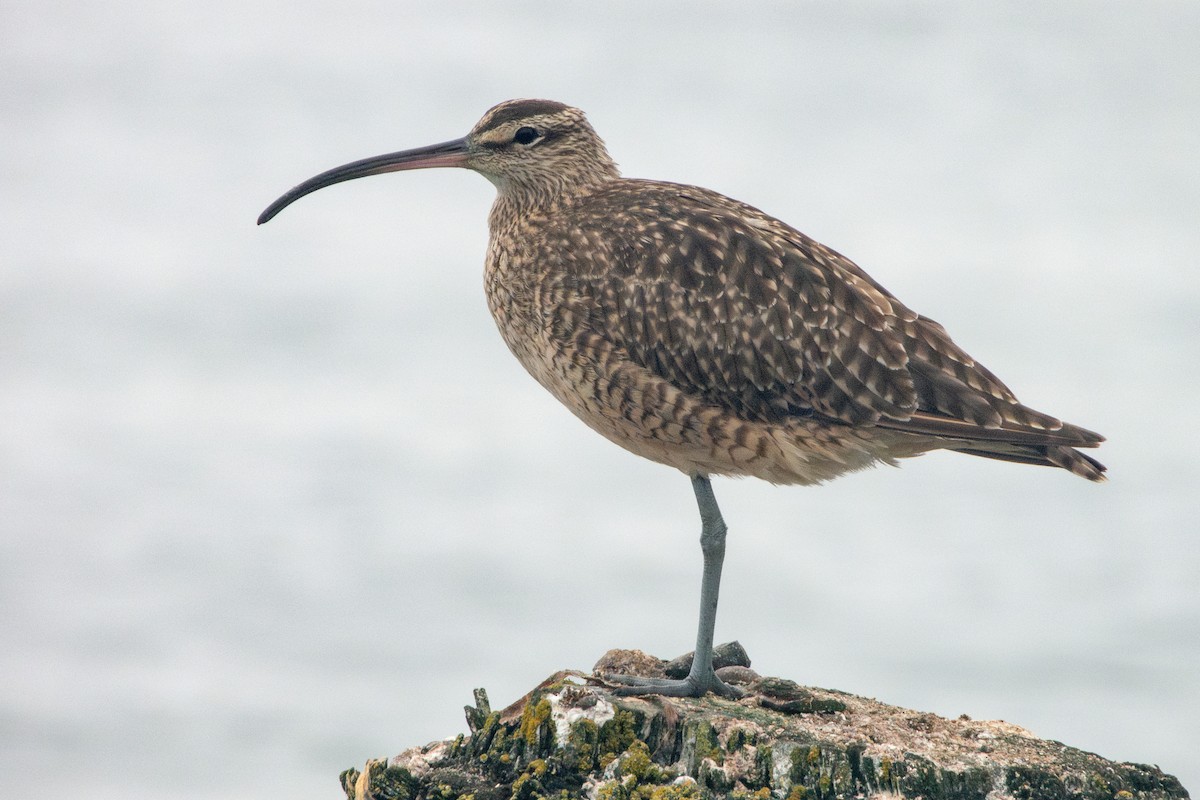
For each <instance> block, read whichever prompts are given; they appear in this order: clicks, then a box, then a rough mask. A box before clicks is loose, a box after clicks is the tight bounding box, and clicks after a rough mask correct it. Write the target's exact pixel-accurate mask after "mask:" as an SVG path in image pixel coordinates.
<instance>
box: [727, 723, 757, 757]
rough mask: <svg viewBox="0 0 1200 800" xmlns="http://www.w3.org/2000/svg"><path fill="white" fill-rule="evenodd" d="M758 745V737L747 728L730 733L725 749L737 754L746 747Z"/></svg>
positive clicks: (735, 729) (736, 729)
mask: <svg viewBox="0 0 1200 800" xmlns="http://www.w3.org/2000/svg"><path fill="white" fill-rule="evenodd" d="M757 743H758V736H756V735H755V734H754V733H753V732H751V731H748V730H746V729H745V728H734V729H733V730H732V731H730V733H729V738H728V739H727V740H726V741H725V749H727V750H728V751H729V752H731V753H736V752H737V751H738V750H741V749H742V748H743V747H745V746H746V745H755V744H757Z"/></svg>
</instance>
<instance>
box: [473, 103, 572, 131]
mask: <svg viewBox="0 0 1200 800" xmlns="http://www.w3.org/2000/svg"><path fill="white" fill-rule="evenodd" d="M568 108H570V106H568V105H566V104H565V103H556V102H554V101H553V100H516V101H513V102H509V103H503V104H502V105H499V106H497V107H496V108H494V109H492V112H491V113H489V115H488V116H489V119H488V121H487V125H485V126H484V127H483V130H491V129H492V128H496V127H499V126H501V125H503V124H504V123H506V122H513V121H515V120H519V119H525V118H526V117H535V116H538V115H540V114H557V113H558V112H559V111H565V110H566V109H568Z"/></svg>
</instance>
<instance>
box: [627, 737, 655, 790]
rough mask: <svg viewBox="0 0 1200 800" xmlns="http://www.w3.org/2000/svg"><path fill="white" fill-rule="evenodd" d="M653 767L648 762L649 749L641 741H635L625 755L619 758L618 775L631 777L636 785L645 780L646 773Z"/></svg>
mask: <svg viewBox="0 0 1200 800" xmlns="http://www.w3.org/2000/svg"><path fill="white" fill-rule="evenodd" d="M651 766H653V765H652V763H651V761H650V748H649V747H647V746H646V743H645V742H643V741H641V740H635V741H634V743H633V744H631V745H629V749H628V750H627V751H626V752H625V755H624V756H622V757H621V767H620V774H622V775H631V776H633V779H634V780H635V781H637V782H638V783H641V782H642V781H644V780H646V773H647V772H649V770H650V767H651Z"/></svg>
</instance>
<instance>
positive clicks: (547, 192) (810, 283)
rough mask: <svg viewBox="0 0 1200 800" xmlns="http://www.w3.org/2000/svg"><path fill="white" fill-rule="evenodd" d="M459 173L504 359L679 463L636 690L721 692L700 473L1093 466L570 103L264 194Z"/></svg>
mask: <svg viewBox="0 0 1200 800" xmlns="http://www.w3.org/2000/svg"><path fill="white" fill-rule="evenodd" d="M424 167H466V168H467V169H472V170H475V171H476V172H479V173H480V174H482V175H483V176H484V177H486V178H487V179H488V180H490V181H491V182H492V183H493V184H495V186H496V189H497V197H496V201H495V204H494V205H493V206H492V210H491V214H490V215H489V218H488V225H489V228H490V231H491V238H490V241H489V244H488V252H487V260H486V266H485V271H484V275H485V287H486V291H487V299H488V306H489V308H490V309H491V312H492V315H493V316H494V317H495V320H496V324H497V326H498V327H499V329H500V334H501V336H503V337H504V341H505V342H506V343H507V344H508V346H509V348H510V349H511V350H512V352H513V354H514V355H515V356H516V357H517V359H518V360H519V361H520V362H521V364H522V365H524V367H525V369H527V370H528V371H529V373H530V374H531V375H532V376H533V377H534V378H536V379H537V381H538V382H539V383H541V384H542V386H544V387H545V388H546V389H548V390H549V391H550V393H551V394H553V395H554V396H555V397H556V398H558V400H559V401H560V402H561V403H563V404H564V405H565V406H567V408H569V409H570V410H571V411H572V412H574V413H575V415H576V416H578V417H579V418H580V419H582V420H583V421H584V422H585V423H587V424H588V425H589V426H590V427H591V428H593V429H594V430H596V431H597V432H599V433H600V434H602V435H604V436H605V437H607V438H608V439H610V440H611V441H613V442H615V443H616V444H619V445H620V446H622V447H624V448H625V449H627V450H629V451H631V452H633V453H635V454H637V455H640V456H644V457H645V458H649V459H651V460H653V461H657V462H659V463H661V464H666V465H667V466H671V467H675V468H676V469H678V470H680V471H681V472H683V473H684V474H686V475H688V476H689V477H690V478H691V481H692V488H693V490H694V492H695V495H696V501H697V504H698V506H699V510H700V518H701V522H702V524H701V534H700V547H701V551H702V553H703V557H704V568H703V576H702V580H701V590H700V624H699V629H698V632H697V636H696V650H695V657H694V658H693V661H692V667H691V672H690V673H689V675H688V676H687V677H686V678H684V679H682V680H675V681H673V680H667V679H649V678H622V679H621V682H622V683H624V684H625V685H624V686H623V687H622V690H623V691H625V692H627V693H637V694H664V695H674V696H694V695H701V694H704V693H705V692H708V691H712V692H717V693H720V694H723V695H726V696H736V695H737V694H738V693H739V690H738V689H737V688H736V687H731V686H729V685H727V684H725V683H724V682H723V681H721V680H720V679H719V678H718V677H717V676H716V674H715V673H714V672H713V668H712V642H713V626H714V624H715V622H716V612H717V592H718V588H719V585H720V580H721V564H722V561H723V559H724V555H725V535H726V528H725V522H724V520H723V519H722V517H721V512H720V510H719V509H718V507H717V502H716V499H715V498H714V496H713V491H712V485H711V484H710V482H709V476H710V475H749V476H753V477H756V478H762V479H763V480H767V481H771V482H772V483H777V484H817V483H821V482H823V481H827V480H830V479H832V478H836V477H838V476H840V475H842V474H844V473H847V472H852V471H854V470H859V469H863V468H864V467H868V466H871V465H873V464H876V463H880V462H883V463H887V464H894V463H895V461H896V460H897V459H900V458H906V457H909V456H915V455H918V454H920V453H924V452H926V451H929V450H937V449H943V450H952V451H956V452H959V453H968V454H970V455H975V456H984V457H987V458H996V459H1003V460H1006V461H1014V462H1017V463H1022V464H1043V465H1048V466H1055V467H1061V468H1063V469H1066V470H1069V471H1070V472H1073V473H1075V474H1076V475H1080V476H1082V477H1084V478H1087V479H1089V480H1092V481H1101V480H1103V479H1104V475H1103V473H1104V466H1103V465H1102V464H1100V463H1099V462H1098V461H1096V460H1095V459H1093V458H1091V457H1089V456H1087V455H1084V454H1083V453H1080V452H1079V451H1078V450H1076V449H1075V448H1077V447H1095V446H1097V445H1099V443H1100V442H1102V441H1103V440H1104V437H1102V436H1100V435H1099V434H1097V433H1093V432H1091V431H1088V430H1084V429H1083V428H1079V427H1076V426H1074V425H1070V424H1067V423H1065V422H1062V421H1060V420H1058V419H1055V418H1054V417H1051V416H1048V415H1046V414H1043V413H1041V412H1038V411H1035V410H1033V409H1032V408H1029V407H1027V406H1024V405H1022V404H1021V403H1019V402H1018V401H1017V399H1016V397H1015V396H1014V395H1013V393H1012V392H1011V391H1009V389H1008V387H1006V386H1005V385H1004V384H1003V383H1001V382H1000V380H999V379H997V378H996V376H995V375H993V374H992V373H991V372H989V371H988V370H987V369H985V368H984V367H983V366H982V365H981V364H978V363H976V362H975V360H974V359H972V358H971V357H970V356H969V355H967V354H966V353H965V352H964V351H963V350H962V349H960V348H959V347H958V346H957V345H956V344H954V342H953V341H951V339H950V337H949V335H948V334H947V333H946V331H945V329H944V328H943V327H942V326H941V325H939V324H938V323H936V322H934V321H933V320H931V319H929V318H928V317H924V316H921V315H920V314H917V313H916V312H914V311H912V310H910V309H909V308H908V307H906V306H905V305H904V304H903V303H901V302H900V301H899V300H897V299H896V298H895V297H894V296H892V295H891V294H890V293H889V292H888V291H887V290H886V289H884V288H883V287H882V286H880V285H879V284H878V283H877V282H876V281H875V280H874V279H873V278H871V277H870V276H869V275H867V273H866V272H864V271H863V270H862V269H861V268H860V267H858V265H856V264H855V263H854V262H852V261H851V260H850V259H848V258H846V257H845V256H843V255H841V254H840V253H837V252H834V251H833V250H831V249H829V248H828V247H825V246H824V245H822V244H820V243H818V242H816V241H813V240H812V239H810V238H809V237H807V236H805V235H804V234H802V233H800V232H799V231H798V230H796V229H795V228H792V227H791V226H789V225H787V224H785V223H783V222H780V221H779V220H777V219H775V218H774V217H771V216H769V215H767V214H764V213H763V212H762V211H759V210H758V209H756V208H753V207H751V206H748V205H746V204H745V203H740V202H738V201H736V200H732V199H730V198H728V197H725V196H723V195H720V194H718V193H716V192H713V191H709V190H708V189H701V188H699V187H696V186H686V185H680V184H674V183H664V182H659V181H647V180H634V179H630V178H622V177H621V176H620V174H619V173H618V171H617V166H616V164H615V163H614V162H613V160H612V158H610V157H609V155H608V151H607V149H606V148H605V146H604V143H603V141H601V139H600V137H599V136H597V135H596V132H595V131H594V130H593V129H592V127H591V125H590V124H589V123H588V121H587V119H586V118H585V117H584V115H583V112H581V111H579V110H578V109H576V108H572V107H570V106H567V105H564V104H562V103H556V102H552V101H549V100H511V101H509V102H506V103H501V104H500V105H498V106H495V107H494V108H492V109H491V110H489V111H488V112H487V113H486V114H484V116H483V119H481V120H480V121H479V122H478V124H476V125H475V127H474V128H473V129H472V130H471V132H470V133H468V134H467V135H466V136H465V137H463V138H461V139H455V140H453V141H449V142H444V143H442V144H436V145H432V146H430V147H422V148H419V149H416V150H406V151H402V152H398V153H389V154H387V155H383V156H378V157H375V158H368V159H364V160H362V161H356V162H354V163H351V164H346V165H345V166H341V167H337V168H335V169H331V170H329V171H327V172H324V173H321V174H320V175H317V176H316V177H314V178H311V179H310V180H307V181H305V182H304V183H301V184H300V185H298V186H296V187H295V188H294V189H292V190H291V191H289V192H288V193H287V194H285V195H283V196H282V197H280V198H279V199H278V200H276V201H275V202H274V203H272V204H271V205H270V206H269V207H268V208H267V209H266V211H264V212H263V213H262V216H260V217H259V219H258V222H259V224H262V223H264V222H266V221H267V220H269V219H271V218H272V217H274V216H275V215H276V214H278V213H279V211H280V210H282V209H283V208H284V207H285V206H287V205H289V204H290V203H292V202H294V201H295V200H297V199H299V198H300V197H303V196H304V195H306V194H308V193H310V192H314V191H316V190H317V189H320V188H322V187H325V186H329V185H331V184H334V183H338V182H340V181H347V180H351V179H353V178H361V177H364V176H367V175H376V174H379V173H382V172H394V171H398V170H407V169H421V168H424Z"/></svg>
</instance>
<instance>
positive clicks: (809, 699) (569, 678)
mask: <svg viewBox="0 0 1200 800" xmlns="http://www.w3.org/2000/svg"><path fill="white" fill-rule="evenodd" d="M630 652H636V651H624V654H622V653H621V652H620V651H614V652H610V653H609V654H607V655H606V656H605V658H604V659H601V664H600V665H598V667H600V666H603V667H604V671H606V672H615V671H616V668H615V667H616V666H620V667H621V668H622V669H631V668H635V667H637V668H641V669H645V670H647V671H649V672H650V673H651V674H657V675H661V674H662V664H663V662H662V661H661V660H660V659H655V658H653V657H650V656H646V655H645V654H644V653H642V654H639V655H638V656H636V657H634V656H630V655H629V653H630ZM610 657H611V658H610ZM747 672H750V671H749V670H747ZM634 674H640V673H634ZM743 688H745V689H746V690H747V695H746V696H745V697H743V698H741V699H740V700H737V701H732V700H727V699H723V698H719V697H715V696H713V695H708V696H705V697H703V698H683V699H679V698H663V697H656V696H647V697H620V696H617V695H614V694H613V693H612V692H610V691H609V688H608V687H607V686H606V685H605V683H604V681H603V680H602V679H601V678H598V677H595V676H593V675H588V674H585V673H581V672H576V671H571V670H567V671H562V672H557V673H555V674H554V675H551V676H550V677H549V678H547V679H546V680H545V681H543V682H542V683H541V684H539V685H538V686H537V687H535V688H534V689H533V690H532V691H531V692H529V694H527V695H525V696H524V697H522V698H521V699H520V700H518V701H517V702H516V703H513V704H512V705H511V706H509V707H508V708H506V709H504V710H502V711H492V710H491V707H490V704H489V703H488V699H487V694H486V693H485V692H483V690H476V693H475V705H474V706H473V707H472V706H468V707H467V721H468V727H469V729H470V731H471V733H470V734H459V735H458V736H456V737H454V738H453V739H446V740H444V741H440V742H433V743H431V744H428V745H425V746H424V747H414V748H411V749H409V750H406V751H405V752H403V753H401V754H400V755H398V756H396V757H394V758H392V759H390V760H376V761H370V762H368V763H367V765H366V767H365V768H364V769H363V771H362V772H359V771H358V770H355V769H350V770H347V771H346V772H344V773H342V787H343V788H344V789H345V791H346V796H347V797H348V798H349V799H350V800H424V799H425V798H430V799H431V800H434V799H436V800H543V799H546V800H569V799H570V798H579V797H586V798H591V799H592V800H684V799H685V798H696V799H697V800H699V799H700V798H735V797H736V798H747V799H748V800H769V799H770V798H775V799H776V800H840V799H841V798H853V797H863V798H867V797H879V796H882V795H884V794H892V795H897V796H903V797H909V798H914V800H915V798H928V799H931V800H985V799H986V800H1174V799H1175V798H1178V800H1186V799H1187V798H1188V793H1187V791H1186V790H1185V789H1184V788H1183V787H1182V786H1180V784H1179V781H1177V780H1176V779H1175V778H1173V777H1171V776H1170V775H1165V774H1163V773H1162V772H1161V771H1160V770H1159V769H1158V768H1157V767H1152V766H1147V765H1143V764H1124V763H1116V762H1112V761H1107V760H1105V759H1103V758H1101V757H1100V756H1097V755H1095V754H1092V753H1086V752H1083V751H1081V750H1077V749H1075V748H1072V747H1068V746H1066V745H1064V744H1061V743H1059V742H1053V741H1048V740H1045V739H1039V738H1037V737H1036V736H1034V735H1033V734H1031V733H1029V732H1028V731H1026V730H1024V729H1022V728H1019V727H1017V726H1016V725H1011V724H1009V723H1007V722H1001V721H980V720H972V719H970V718H969V717H966V716H965V715H964V716H962V717H960V718H958V719H955V720H948V719H943V718H941V717H938V716H936V715H934V714H928V713H921V712H916V711H910V710H908V709H904V708H898V707H896V706H889V705H886V704H884V703H880V702H878V701H876V700H872V699H868V698H865V697H858V696H855V695H851V694H847V693H844V692H837V691H831V690H828V689H818V688H814V687H805V686H800V685H798V684H796V683H795V682H793V681H789V680H785V679H781V678H770V677H765V678H757V677H755V678H752V679H751V681H750V682H749V683H747V684H745V685H744V686H743Z"/></svg>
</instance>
